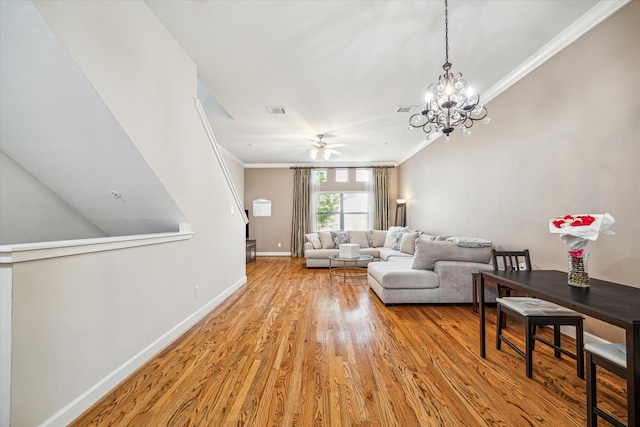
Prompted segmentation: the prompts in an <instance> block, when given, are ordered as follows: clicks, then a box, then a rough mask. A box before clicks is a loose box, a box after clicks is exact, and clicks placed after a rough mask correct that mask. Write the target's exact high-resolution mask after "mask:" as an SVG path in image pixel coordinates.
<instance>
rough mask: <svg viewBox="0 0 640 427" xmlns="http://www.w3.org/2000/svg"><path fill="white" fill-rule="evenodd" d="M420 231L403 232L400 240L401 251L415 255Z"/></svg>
mask: <svg viewBox="0 0 640 427" xmlns="http://www.w3.org/2000/svg"><path fill="white" fill-rule="evenodd" d="M419 234H420V233H418V232H417V231H416V232H413V233H402V240H401V241H400V252H404V253H405V254H411V255H413V254H414V253H415V251H416V239H417V238H418V235H419Z"/></svg>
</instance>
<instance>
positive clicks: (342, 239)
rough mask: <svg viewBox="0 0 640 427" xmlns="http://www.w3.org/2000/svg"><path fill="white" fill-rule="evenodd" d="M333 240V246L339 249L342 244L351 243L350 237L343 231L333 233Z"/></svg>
mask: <svg viewBox="0 0 640 427" xmlns="http://www.w3.org/2000/svg"><path fill="white" fill-rule="evenodd" d="M331 239H333V244H334V246H335V247H336V248H339V247H340V244H341V243H349V235H348V234H347V232H346V231H342V230H337V231H332V232H331Z"/></svg>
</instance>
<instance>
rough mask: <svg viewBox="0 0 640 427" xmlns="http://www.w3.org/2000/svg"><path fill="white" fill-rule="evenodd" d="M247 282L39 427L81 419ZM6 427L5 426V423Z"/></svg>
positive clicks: (142, 351)
mask: <svg viewBox="0 0 640 427" xmlns="http://www.w3.org/2000/svg"><path fill="white" fill-rule="evenodd" d="M246 283H247V276H244V277H243V278H242V279H240V280H239V281H237V282H236V283H235V284H233V285H232V286H230V287H229V288H228V289H226V290H225V291H224V292H222V293H221V294H220V295H218V296H217V297H215V298H214V299H212V300H211V301H209V302H208V303H207V304H205V305H204V306H203V307H202V308H200V309H199V310H197V311H196V312H194V313H193V314H192V315H190V316H189V317H187V318H186V319H184V320H183V321H182V322H180V323H179V324H177V325H176V326H174V327H173V328H172V329H170V330H169V331H167V332H166V333H165V334H164V335H162V336H161V337H159V338H158V339H157V340H155V341H154V342H153V343H151V344H149V345H148V346H147V347H146V348H144V349H142V350H141V351H140V352H139V353H138V354H136V355H135V356H133V357H132V358H131V359H129V360H127V361H126V362H125V363H123V364H122V365H120V366H119V367H118V368H116V369H115V370H114V371H112V372H111V373H110V374H108V375H107V376H106V377H104V378H103V379H101V380H100V381H98V382H97V383H96V384H95V385H93V386H92V387H90V388H89V389H88V390H87V391H85V392H84V393H82V394H81V395H80V396H78V397H77V398H76V399H74V400H73V401H72V402H71V403H69V404H68V405H66V406H65V407H64V408H62V409H60V410H59V411H58V412H56V413H55V414H53V415H52V416H51V417H49V418H48V419H47V420H46V421H44V422H43V423H42V424H40V426H41V427H42V426H51V427H56V426H66V425H68V424H69V423H71V422H72V421H73V420H75V419H76V418H78V417H79V416H80V415H82V413H83V412H84V411H86V410H87V409H89V408H90V407H91V406H92V405H93V404H94V403H96V402H97V401H98V400H100V399H101V398H102V397H104V396H105V395H106V394H107V393H108V392H109V391H110V390H111V389H113V388H114V387H115V386H117V385H118V384H119V383H120V382H122V381H123V380H124V379H126V378H127V377H128V376H129V375H131V374H132V373H133V372H134V371H135V370H136V369H138V368H139V367H141V366H142V365H144V364H145V363H146V362H147V361H148V360H150V359H151V358H152V357H153V356H154V355H156V354H157V353H158V352H160V351H161V350H162V349H164V348H165V347H167V346H168V345H169V344H171V343H172V342H173V341H174V340H175V339H176V338H178V337H179V336H180V335H182V334H183V333H185V332H186V331H187V330H188V329H189V328H191V327H192V326H193V325H195V324H196V323H198V322H199V321H200V320H202V319H203V318H204V317H205V316H206V315H207V314H209V312H211V311H212V310H213V309H214V308H216V307H217V306H219V305H220V304H222V303H223V302H224V301H225V300H226V299H227V298H229V297H230V296H231V295H233V293H235V292H236V291H237V290H238V289H240V288H241V287H242V286H243V285H244V284H246ZM3 425H4V424H3ZM7 425H8V424H7Z"/></svg>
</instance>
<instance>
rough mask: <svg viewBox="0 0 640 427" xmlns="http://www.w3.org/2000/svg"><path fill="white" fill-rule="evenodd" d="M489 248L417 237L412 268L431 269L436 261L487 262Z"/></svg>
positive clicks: (489, 254)
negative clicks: (467, 246) (462, 245)
mask: <svg viewBox="0 0 640 427" xmlns="http://www.w3.org/2000/svg"><path fill="white" fill-rule="evenodd" d="M490 259H491V248H489V247H486V248H463V247H460V246H457V245H456V244H455V243H453V242H438V241H436V242H431V241H428V240H424V239H419V240H418V244H417V245H416V253H415V255H414V256H413V263H412V268H414V269H416V270H433V267H434V264H435V262H436V261H469V262H479V263H487V262H489V260H490Z"/></svg>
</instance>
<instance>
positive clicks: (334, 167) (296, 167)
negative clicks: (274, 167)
mask: <svg viewBox="0 0 640 427" xmlns="http://www.w3.org/2000/svg"><path fill="white" fill-rule="evenodd" d="M393 168H395V166H393V165H382V166H291V167H289V169H393Z"/></svg>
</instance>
